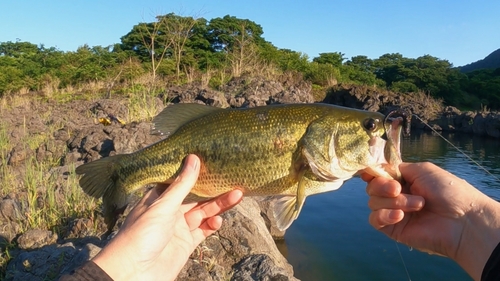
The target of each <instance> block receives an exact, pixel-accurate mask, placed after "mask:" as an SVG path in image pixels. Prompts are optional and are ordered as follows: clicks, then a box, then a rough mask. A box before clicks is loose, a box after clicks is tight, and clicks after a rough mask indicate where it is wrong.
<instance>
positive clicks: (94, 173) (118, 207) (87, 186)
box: [75, 154, 129, 232]
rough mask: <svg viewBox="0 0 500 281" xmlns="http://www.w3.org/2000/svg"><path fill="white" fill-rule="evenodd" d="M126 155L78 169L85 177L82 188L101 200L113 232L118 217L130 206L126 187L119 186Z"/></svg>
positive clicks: (81, 182) (109, 227)
mask: <svg viewBox="0 0 500 281" xmlns="http://www.w3.org/2000/svg"><path fill="white" fill-rule="evenodd" d="M123 156H126V155H125V154H121V155H115V156H110V157H105V158H101V159H99V160H96V161H92V162H89V163H86V164H83V165H81V166H78V167H77V168H76V170H75V171H76V173H77V174H79V175H83V176H82V177H81V178H80V186H81V187H82V189H83V191H85V193H87V194H88V195H90V196H92V197H95V198H100V197H102V202H103V213H104V222H105V223H106V225H107V226H108V232H111V230H112V229H113V227H114V226H115V224H116V221H117V220H118V217H119V216H120V214H121V213H123V211H124V210H125V208H126V207H127V204H128V199H129V195H128V194H127V192H126V191H125V189H124V187H123V186H121V185H119V184H117V180H118V170H119V168H120V162H121V158H122V157H123Z"/></svg>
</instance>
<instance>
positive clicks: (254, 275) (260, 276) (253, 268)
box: [231, 254, 298, 281]
mask: <svg viewBox="0 0 500 281" xmlns="http://www.w3.org/2000/svg"><path fill="white" fill-rule="evenodd" d="M233 269H234V274H233V277H232V278H231V281H253V280H269V281H271V280H272V281H292V280H298V279H297V278H295V277H293V276H290V274H289V273H288V272H286V271H285V270H284V269H282V268H280V267H277V266H276V265H275V264H274V261H273V259H272V258H270V257H269V256H268V255H265V254H259V255H251V256H249V257H246V258H244V259H243V260H242V261H240V262H239V263H237V264H235V265H234V266H233Z"/></svg>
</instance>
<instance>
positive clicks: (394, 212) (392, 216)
mask: <svg viewBox="0 0 500 281" xmlns="http://www.w3.org/2000/svg"><path fill="white" fill-rule="evenodd" d="M399 216H400V211H399V210H391V211H390V212H389V219H391V220H397V219H399Z"/></svg>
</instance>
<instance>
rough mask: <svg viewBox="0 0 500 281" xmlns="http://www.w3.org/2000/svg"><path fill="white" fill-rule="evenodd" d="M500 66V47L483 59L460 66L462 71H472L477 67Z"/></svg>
mask: <svg viewBox="0 0 500 281" xmlns="http://www.w3.org/2000/svg"><path fill="white" fill-rule="evenodd" d="M499 67H500V49H498V50H496V51H494V52H493V53H491V54H489V55H488V56H487V57H485V58H484V59H482V60H478V61H476V62H473V63H469V64H467V65H464V66H462V67H460V71H461V72H471V71H474V70H477V69H484V68H499Z"/></svg>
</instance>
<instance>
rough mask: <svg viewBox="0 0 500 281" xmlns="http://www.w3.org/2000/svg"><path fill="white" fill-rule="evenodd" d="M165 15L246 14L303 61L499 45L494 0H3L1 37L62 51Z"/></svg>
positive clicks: (461, 57)
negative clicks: (305, 58) (328, 54)
mask: <svg viewBox="0 0 500 281" xmlns="http://www.w3.org/2000/svg"><path fill="white" fill-rule="evenodd" d="M170 12H174V13H176V14H178V15H182V16H196V15H197V16H198V17H204V18H206V19H211V18H216V17H223V16H225V15H228V14H229V15H231V16H236V17H238V18H242V19H250V20H252V21H254V22H256V23H257V24H260V25H261V26H262V27H263V29H264V35H263V37H264V38H265V39H266V40H267V41H270V42H271V43H273V44H274V45H275V46H277V47H279V48H287V49H292V50H295V51H300V52H303V53H306V54H307V55H308V56H309V57H310V58H313V57H316V56H318V54H319V53H323V52H337V51H338V52H342V53H344V54H345V56H346V57H348V58H350V57H352V56H356V55H366V56H368V57H369V58H372V59H373V58H378V57H379V56H381V55H383V54H386V53H396V52H398V53H401V54H403V55H404V56H406V57H410V58H416V57H419V56H422V55H425V54H429V55H432V56H435V57H438V58H440V59H446V60H448V61H450V62H451V63H453V65H455V66H461V65H464V64H467V63H470V62H473V61H476V60H479V59H482V58H484V57H485V56H486V55H488V54H490V53H491V52H493V51H494V50H496V49H498V48H500V16H499V15H500V1H498V0H487V1H483V0H470V1H469V0H419V1H416V0H379V1H375V0H371V1H370V0H342V1H340V0H339V1H337V0H323V1H318V0H307V1H298V0H297V1H290V0H289V1H269V0H268V1H264V0H254V1H252V0H246V1H234V0H233V1H229V0H212V1H208V0H198V1H196V0H191V1H187V0H183V1H165V0H164V1H159V0H136V1H130V0H122V1H116V0H108V1H105V0H99V1H98V0H64V1H61V0H53V1H51V0H47V1H38V0H3V1H2V3H1V5H0V42H5V41H16V40H17V39H20V40H22V41H28V42H31V43H35V44H40V43H43V44H44V45H45V46H47V47H52V46H54V47H57V48H58V49H60V50H63V51H74V50H76V48H78V46H81V45H83V44H88V45H90V46H95V45H102V46H108V45H111V44H114V43H119V42H120V37H121V36H123V35H125V34H127V33H128V32H129V31H130V30H131V29H132V26H133V25H135V24H137V23H139V22H143V21H146V22H150V21H152V20H153V16H154V15H155V14H167V13H170Z"/></svg>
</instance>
